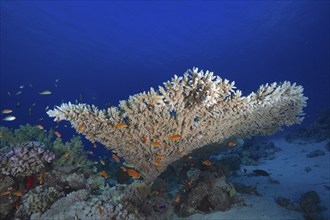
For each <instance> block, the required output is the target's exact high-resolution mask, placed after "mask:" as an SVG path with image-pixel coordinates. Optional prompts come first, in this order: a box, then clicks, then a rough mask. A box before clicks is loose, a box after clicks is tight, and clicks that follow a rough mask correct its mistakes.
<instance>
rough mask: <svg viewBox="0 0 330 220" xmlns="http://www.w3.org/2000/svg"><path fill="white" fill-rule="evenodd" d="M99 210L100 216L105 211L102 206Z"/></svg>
mask: <svg viewBox="0 0 330 220" xmlns="http://www.w3.org/2000/svg"><path fill="white" fill-rule="evenodd" d="M97 209H98V210H99V214H100V215H102V213H103V209H102V208H101V206H98V207H97Z"/></svg>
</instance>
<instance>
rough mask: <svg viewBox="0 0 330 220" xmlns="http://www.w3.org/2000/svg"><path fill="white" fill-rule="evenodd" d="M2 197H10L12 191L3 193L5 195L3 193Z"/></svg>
mask: <svg viewBox="0 0 330 220" xmlns="http://www.w3.org/2000/svg"><path fill="white" fill-rule="evenodd" d="M1 195H2V196H8V195H10V191H6V192H3V193H1Z"/></svg>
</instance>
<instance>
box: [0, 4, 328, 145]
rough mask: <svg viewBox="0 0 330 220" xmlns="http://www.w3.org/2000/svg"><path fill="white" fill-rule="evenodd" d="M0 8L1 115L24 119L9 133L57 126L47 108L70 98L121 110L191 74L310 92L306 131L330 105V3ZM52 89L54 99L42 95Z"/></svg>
mask: <svg viewBox="0 0 330 220" xmlns="http://www.w3.org/2000/svg"><path fill="white" fill-rule="evenodd" d="M0 6H1V11H0V25H1V29H0V31H1V32H0V43H1V44H0V109H1V110H2V109H8V108H9V109H14V115H15V117H16V120H14V121H3V120H1V121H0V124H1V126H7V127H11V128H17V127H18V126H19V125H24V124H26V123H29V124H32V125H37V124H41V125H43V126H44V127H45V128H46V129H50V128H51V127H54V126H55V123H54V122H53V119H51V118H49V117H48V116H47V114H46V111H45V109H46V108H49V109H52V108H53V107H54V106H56V105H60V104H61V103H62V102H69V101H70V102H72V103H75V102H76V101H77V102H81V103H89V104H94V105H96V106H99V107H100V108H103V107H104V106H105V105H106V104H108V103H111V104H112V105H117V104H118V102H119V101H120V100H123V99H127V98H128V97H129V95H134V94H136V93H140V92H142V91H148V90H149V88H150V87H154V88H157V87H158V85H162V83H163V82H165V81H167V80H170V79H171V77H172V76H174V74H176V75H183V73H184V72H185V71H186V70H187V69H190V68H192V67H198V68H199V69H203V70H210V71H213V72H214V73H215V74H216V75H219V76H221V77H222V78H226V79H228V80H230V81H235V82H236V87H237V88H238V89H240V90H242V91H243V95H248V94H249V93H250V92H252V91H256V90H257V89H258V88H259V86H260V85H261V84H266V83H272V82H283V81H285V80H288V81H291V82H296V83H297V84H299V85H302V86H303V87H304V89H305V90H304V94H305V95H306V96H307V97H308V101H307V108H305V109H304V111H305V113H306V117H305V120H304V122H303V124H304V125H307V124H309V123H311V122H313V121H314V120H315V119H316V118H317V116H318V115H319V113H320V112H322V111H323V110H324V109H327V108H329V107H330V87H329V85H330V49H329V48H330V45H329V42H330V9H329V8H330V3H329V1H65V0H63V1H9V0H3V1H1V2H0ZM20 86H21V88H20ZM23 86H24V87H23ZM43 90H49V91H51V92H52V94H51V95H44V96H42V95H40V94H39V93H40V92H41V91H43ZM19 91H21V93H20V94H18V92H19ZM16 94H17V95H16ZM34 103H35V104H34ZM29 109H31V110H29ZM2 116H3V117H5V115H2ZM64 125H68V126H67V127H66V126H64ZM60 126H61V127H60V132H61V134H62V136H63V139H69V138H71V136H72V135H74V134H75V131H74V130H73V129H72V128H70V126H69V123H65V122H64V123H62V124H61V125H60ZM297 126H299V125H296V126H295V127H297Z"/></svg>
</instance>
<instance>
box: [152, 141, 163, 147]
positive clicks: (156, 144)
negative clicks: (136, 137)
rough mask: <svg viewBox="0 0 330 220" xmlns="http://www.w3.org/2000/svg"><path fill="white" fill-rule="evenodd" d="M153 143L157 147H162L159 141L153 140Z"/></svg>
mask: <svg viewBox="0 0 330 220" xmlns="http://www.w3.org/2000/svg"><path fill="white" fill-rule="evenodd" d="M151 145H152V146H156V147H160V145H161V144H160V142H159V141H152V142H151Z"/></svg>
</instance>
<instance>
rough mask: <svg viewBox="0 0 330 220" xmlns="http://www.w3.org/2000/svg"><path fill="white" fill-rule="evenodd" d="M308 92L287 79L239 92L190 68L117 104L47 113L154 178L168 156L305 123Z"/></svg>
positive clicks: (72, 106)
mask: <svg viewBox="0 0 330 220" xmlns="http://www.w3.org/2000/svg"><path fill="white" fill-rule="evenodd" d="M306 100H307V98H306V97H305V96H304V95H303V87H302V86H298V85H296V84H295V83H293V84H291V83H290V82H287V81H285V82H283V83H280V84H277V83H273V84H270V85H269V84H266V85H262V86H260V88H259V90H258V91H257V92H252V93H251V94H250V95H248V96H242V92H241V91H240V90H235V86H234V82H229V81H228V80H223V79H221V78H220V77H218V76H214V75H213V73H212V72H209V71H206V72H203V71H198V69H197V68H193V69H192V70H188V71H187V72H186V73H185V74H184V76H183V77H178V76H174V78H172V80H171V81H168V82H165V83H164V87H161V86H160V87H159V90H158V91H156V90H154V89H153V88H151V89H150V91H149V92H148V93H146V92H142V93H139V94H136V95H133V96H130V97H129V99H128V100H127V101H121V102H120V104H119V106H118V107H110V108H108V109H104V110H99V109H98V108H97V107H96V106H94V105H92V106H90V105H87V104H71V103H70V102H69V103H64V104H62V105H61V106H59V107H56V108H55V109H54V110H49V111H48V112H47V113H48V115H49V116H51V117H54V118H55V121H60V120H69V121H70V122H71V124H72V126H73V127H74V128H75V129H76V130H77V132H78V133H82V134H84V135H85V136H86V138H87V139H89V140H90V141H92V142H95V141H98V142H100V143H102V144H104V145H105V146H106V147H107V148H108V149H111V150H113V151H115V152H116V153H117V154H118V155H120V156H123V157H124V159H125V160H126V162H127V163H129V164H134V166H135V168H136V169H137V170H139V171H140V172H141V174H142V176H143V178H144V180H145V181H146V182H152V181H153V180H154V179H155V178H156V177H157V176H158V175H159V174H160V173H161V172H163V171H164V170H165V169H166V167H167V166H168V165H169V164H171V163H172V162H174V161H176V160H178V159H179V158H181V157H183V156H184V155H187V154H188V153H190V152H191V151H193V150H194V149H197V148H200V147H203V146H205V145H206V144H210V143H215V142H222V141H224V140H226V139H228V138H231V137H250V136H253V135H266V134H272V133H274V132H276V131H278V130H280V129H281V126H284V125H286V126H290V125H292V124H295V123H300V122H301V121H302V120H303V117H302V116H303V113H302V109H303V107H305V106H306Z"/></svg>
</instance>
